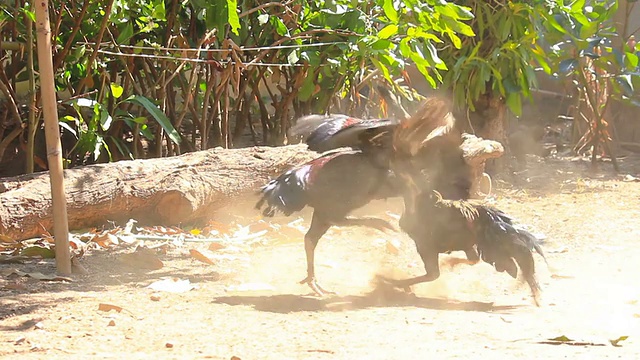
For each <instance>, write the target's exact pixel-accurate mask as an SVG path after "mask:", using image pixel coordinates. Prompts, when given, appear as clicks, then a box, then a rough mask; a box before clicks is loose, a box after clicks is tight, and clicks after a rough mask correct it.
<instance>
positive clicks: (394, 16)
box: [382, 0, 398, 23]
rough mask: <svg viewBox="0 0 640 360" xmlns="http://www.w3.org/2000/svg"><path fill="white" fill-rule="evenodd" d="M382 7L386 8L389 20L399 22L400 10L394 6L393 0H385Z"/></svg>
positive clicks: (385, 11)
mask: <svg viewBox="0 0 640 360" xmlns="http://www.w3.org/2000/svg"><path fill="white" fill-rule="evenodd" d="M382 9H383V10H384V14H385V15H387V17H388V18H389V20H391V21H393V22H394V23H397V22H398V10H396V8H395V7H394V6H393V0H384V3H383V4H382Z"/></svg>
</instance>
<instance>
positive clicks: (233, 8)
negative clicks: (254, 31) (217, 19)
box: [227, 0, 240, 35]
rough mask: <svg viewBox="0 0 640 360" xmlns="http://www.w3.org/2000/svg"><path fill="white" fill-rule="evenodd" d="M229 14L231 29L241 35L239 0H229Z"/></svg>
mask: <svg viewBox="0 0 640 360" xmlns="http://www.w3.org/2000/svg"><path fill="white" fill-rule="evenodd" d="M227 12H228V13H227V14H228V17H229V20H228V21H229V25H231V31H232V32H233V33H234V34H236V35H239V33H238V29H240V18H239V17H238V1H237V0H227Z"/></svg>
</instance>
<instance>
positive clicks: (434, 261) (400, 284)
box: [389, 247, 440, 292]
mask: <svg viewBox="0 0 640 360" xmlns="http://www.w3.org/2000/svg"><path fill="white" fill-rule="evenodd" d="M418 253H419V254H420V257H421V258H422V262H424V268H425V270H426V271H427V273H426V274H425V275H422V276H417V277H414V278H409V279H404V280H390V281H389V282H390V283H391V284H392V285H393V286H395V287H397V288H402V289H404V290H405V291H407V292H411V286H413V285H415V284H419V283H423V282H430V281H434V280H436V279H438V278H439V277H440V265H439V264H438V255H439V254H438V252H437V251H434V250H429V251H427V250H424V249H420V247H418Z"/></svg>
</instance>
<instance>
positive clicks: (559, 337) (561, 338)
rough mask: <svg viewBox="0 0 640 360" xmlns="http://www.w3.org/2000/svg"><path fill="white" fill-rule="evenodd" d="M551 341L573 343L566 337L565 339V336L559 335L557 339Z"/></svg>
mask: <svg viewBox="0 0 640 360" xmlns="http://www.w3.org/2000/svg"><path fill="white" fill-rule="evenodd" d="M549 340H551V341H560V342H570V341H573V340H572V339H569V338H568V337H566V336H565V335H561V336H558V337H554V338H553V339H549Z"/></svg>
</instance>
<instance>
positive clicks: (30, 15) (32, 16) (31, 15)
mask: <svg viewBox="0 0 640 360" xmlns="http://www.w3.org/2000/svg"><path fill="white" fill-rule="evenodd" d="M22 11H23V12H24V14H25V15H26V16H27V17H28V18H29V19H30V20H31V22H34V23H35V22H36V14H35V13H34V12H31V11H29V10H27V9H26V8H23V9H22Z"/></svg>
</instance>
